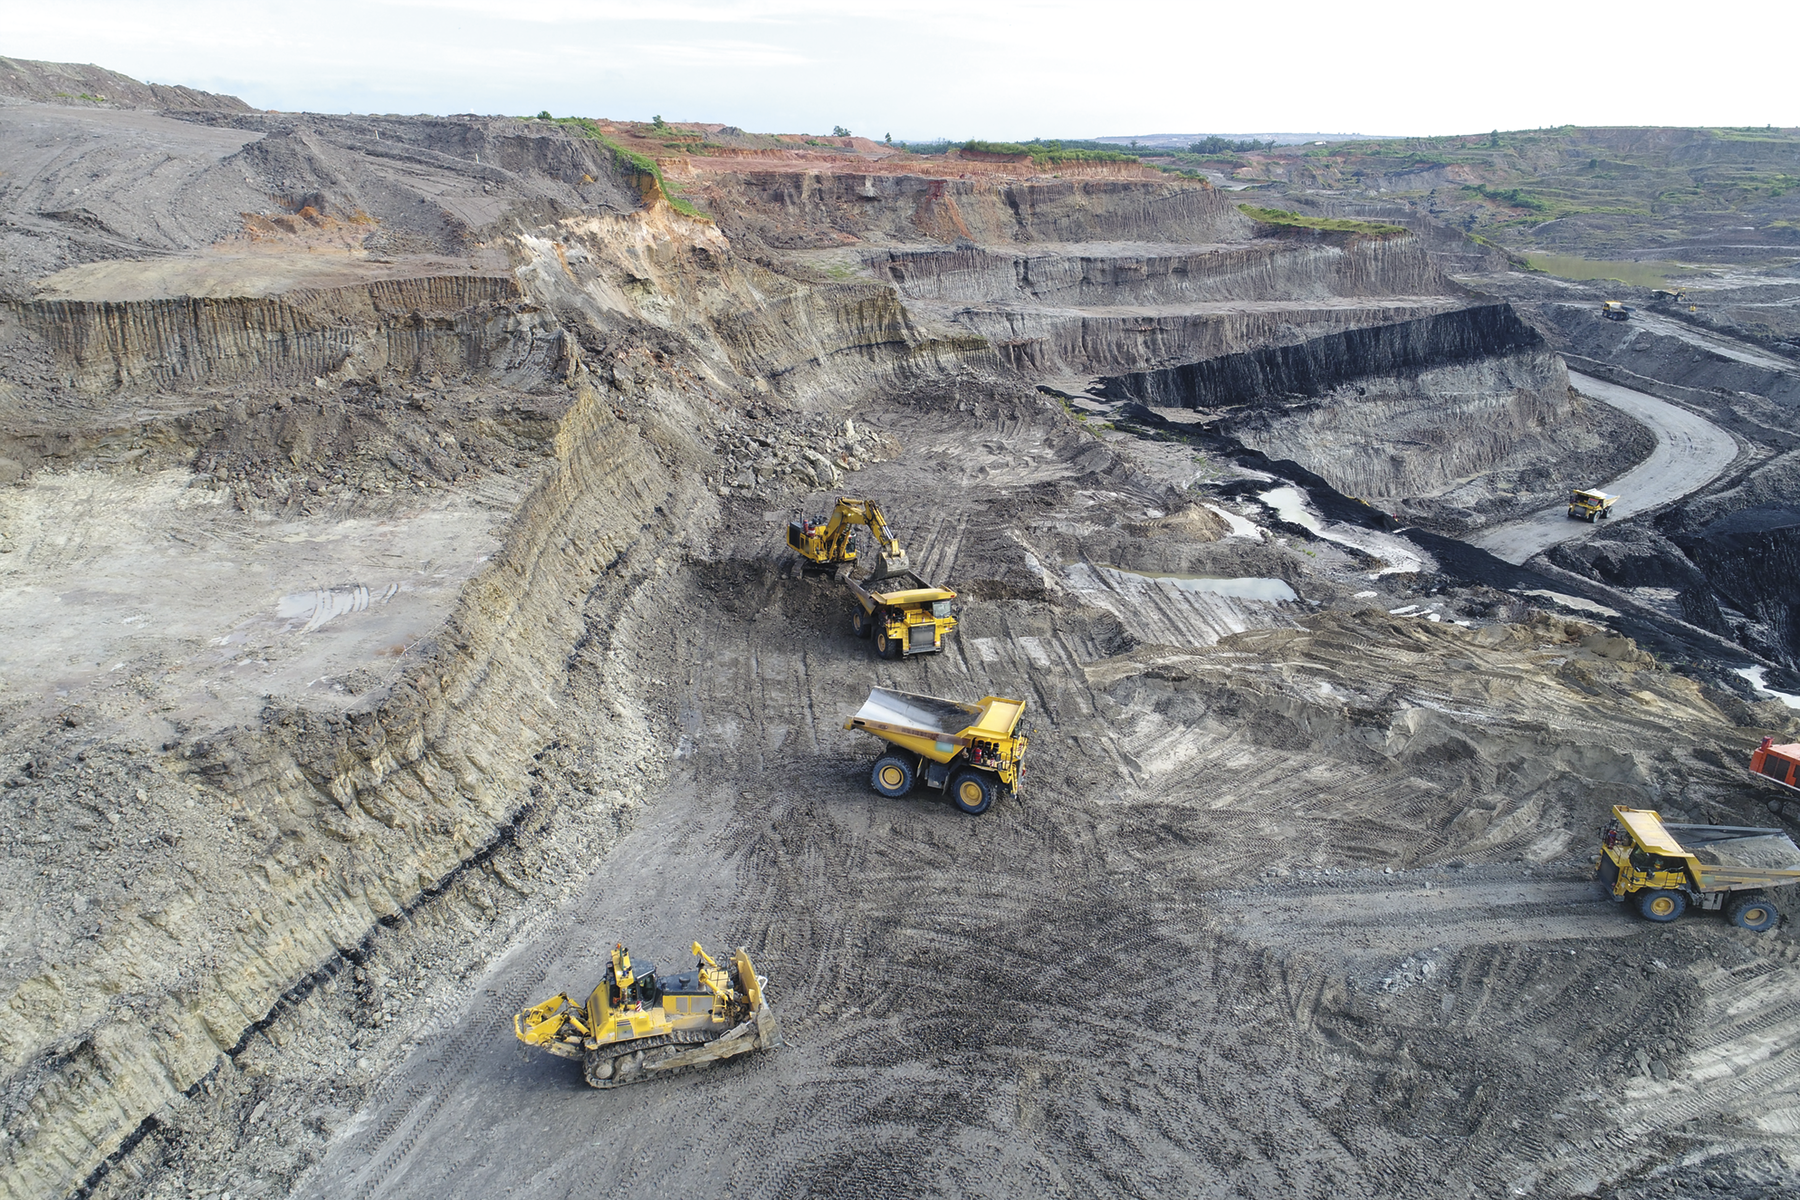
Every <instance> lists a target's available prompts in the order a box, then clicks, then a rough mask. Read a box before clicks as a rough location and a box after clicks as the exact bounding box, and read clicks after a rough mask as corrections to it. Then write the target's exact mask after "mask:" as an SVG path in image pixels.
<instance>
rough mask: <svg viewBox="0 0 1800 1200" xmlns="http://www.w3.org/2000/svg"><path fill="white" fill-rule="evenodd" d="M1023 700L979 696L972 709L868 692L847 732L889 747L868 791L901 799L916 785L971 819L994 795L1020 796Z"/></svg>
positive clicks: (875, 690)
mask: <svg viewBox="0 0 1800 1200" xmlns="http://www.w3.org/2000/svg"><path fill="white" fill-rule="evenodd" d="M1024 716H1025V701H1023V700H1008V699H1007V698H1005V697H1004V696H983V697H982V698H981V699H980V700H979V701H977V702H976V703H974V704H964V703H962V702H960V701H956V700H944V699H940V698H939V697H936V696H919V695H914V694H913V693H911V692H897V691H893V690H891V689H889V688H871V689H870V690H869V698H868V699H867V700H866V701H864V702H863V706H862V707H861V708H859V709H858V710H857V711H856V713H855V715H853V716H852V717H851V718H850V719H849V720H848V721H845V722H844V728H845V729H852V730H859V731H861V732H863V733H867V734H869V735H871V736H873V737H877V738H880V739H881V740H882V741H884V742H886V743H888V745H889V747H890V748H889V749H888V750H887V751H886V752H884V753H883V754H882V755H881V757H879V758H877V759H876V760H875V766H874V769H873V770H872V771H871V772H870V773H869V785H870V786H871V787H873V788H874V789H875V790H876V791H877V792H880V793H881V794H882V795H884V796H891V797H900V796H904V795H906V794H907V793H908V792H910V791H912V790H913V788H914V787H915V786H916V785H917V784H919V783H921V782H922V783H924V784H925V786H927V787H933V788H938V789H940V790H942V791H944V792H945V793H946V794H947V795H948V796H949V797H950V800H951V802H952V803H954V804H955V805H956V807H957V808H959V809H961V810H962V811H963V812H965V813H968V814H970V815H971V816H973V815H975V814H978V813H983V812H986V811H987V809H988V806H989V805H990V804H992V803H993V802H994V798H995V796H996V795H997V794H998V791H999V788H1000V787H1001V786H1005V787H1006V788H1008V789H1010V790H1011V791H1012V792H1013V794H1014V795H1017V794H1018V793H1019V791H1020V789H1021V787H1023V785H1024V781H1025V749H1026V747H1027V745H1028V744H1029V742H1030V739H1029V738H1028V737H1027V736H1026V735H1025V733H1024V732H1022V731H1021V730H1020V728H1019V725H1020V722H1021V721H1022V720H1023V718H1024Z"/></svg>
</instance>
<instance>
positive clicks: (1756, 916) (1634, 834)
mask: <svg viewBox="0 0 1800 1200" xmlns="http://www.w3.org/2000/svg"><path fill="white" fill-rule="evenodd" d="M1612 811H1613V819H1612V823H1611V824H1610V825H1608V826H1607V827H1606V831H1605V833H1603V834H1602V835H1601V839H1600V854H1599V856H1598V857H1597V858H1596V859H1595V860H1594V870H1595V871H1596V872H1597V873H1598V875H1599V878H1600V882H1601V883H1602V884H1603V885H1604V886H1605V887H1606V889H1607V891H1608V894H1609V895H1611V897H1612V898H1613V900H1614V901H1616V902H1618V903H1621V904H1622V903H1624V902H1625V901H1627V900H1630V901H1632V902H1633V903H1634V904H1636V905H1637V910H1638V912H1640V913H1642V914H1643V915H1644V916H1645V917H1646V918H1647V919H1649V920H1652V921H1673V920H1674V919H1675V918H1676V917H1679V916H1680V915H1681V914H1682V913H1684V912H1686V911H1687V910H1688V909H1689V908H1699V909H1702V910H1706V911H1710V912H1718V911H1721V910H1722V911H1723V912H1724V914H1725V919H1726V920H1727V921H1730V922H1731V923H1732V924H1733V925H1736V926H1738V927H1739V928H1741V929H1748V930H1751V931H1752V932H1755V933H1761V932H1762V931H1764V930H1766V929H1773V928H1774V927H1775V923H1776V921H1777V920H1778V919H1779V914H1778V913H1777V912H1776V911H1775V906H1774V905H1773V904H1772V903H1771V902H1770V900H1769V896H1768V889H1770V888H1777V887H1787V886H1789V885H1791V884H1796V883H1800V846H1796V845H1794V842H1793V840H1792V839H1791V838H1789V837H1788V835H1787V831H1786V830H1782V829H1757V828H1752V827H1749V826H1737V825H1676V824H1672V823H1670V822H1666V821H1664V820H1663V819H1662V815H1661V814H1660V813H1658V812H1656V810H1654V809H1649V808H1623V807H1620V806H1616V805H1615V806H1614V808H1613V810H1612Z"/></svg>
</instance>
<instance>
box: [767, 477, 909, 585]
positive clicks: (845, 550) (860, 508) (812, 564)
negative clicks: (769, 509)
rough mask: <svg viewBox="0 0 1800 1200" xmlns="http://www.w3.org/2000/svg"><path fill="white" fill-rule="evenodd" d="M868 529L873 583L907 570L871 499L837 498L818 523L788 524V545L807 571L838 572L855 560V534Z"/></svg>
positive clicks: (896, 541)
mask: <svg viewBox="0 0 1800 1200" xmlns="http://www.w3.org/2000/svg"><path fill="white" fill-rule="evenodd" d="M865 525H866V526H867V527H868V529H869V532H870V533H872V534H874V535H875V541H876V544H877V551H876V554H877V558H876V564H875V572H874V574H872V575H870V576H869V580H870V581H871V582H872V581H874V580H877V579H883V578H885V577H887V576H889V575H892V574H895V573H896V572H899V571H904V570H906V568H907V562H906V551H905V549H903V548H902V547H901V545H900V540H899V539H898V538H896V537H895V536H894V531H893V528H892V527H891V526H889V525H888V523H887V518H886V517H884V516H882V515H881V505H879V504H877V503H875V502H874V501H873V500H853V499H851V498H850V497H849V496H842V497H839V498H838V502H837V507H836V508H834V509H832V510H831V515H830V516H829V517H826V518H825V519H823V520H820V521H806V520H801V521H790V522H788V546H789V547H790V548H791V549H792V550H793V551H794V553H795V554H798V555H799V556H800V557H801V559H803V560H804V562H805V564H806V567H807V569H809V570H821V571H838V570H840V569H843V568H846V567H849V566H850V565H851V564H852V563H854V562H855V561H856V558H857V553H856V531H857V528H858V527H859V526H865Z"/></svg>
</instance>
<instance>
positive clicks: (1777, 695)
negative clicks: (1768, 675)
mask: <svg viewBox="0 0 1800 1200" xmlns="http://www.w3.org/2000/svg"><path fill="white" fill-rule="evenodd" d="M1731 673H1732V674H1733V675H1738V676H1741V677H1742V678H1744V679H1746V680H1748V681H1749V682H1750V686H1751V687H1753V688H1755V689H1756V694H1757V695H1759V696H1765V697H1767V698H1768V699H1770V700H1779V701H1781V702H1782V703H1783V704H1785V705H1787V706H1788V707H1789V708H1800V696H1795V695H1791V694H1789V693H1787V692H1778V691H1776V690H1775V689H1774V688H1772V687H1769V686H1768V685H1766V684H1765V683H1763V668H1762V667H1736V668H1734V669H1733V670H1732V672H1731Z"/></svg>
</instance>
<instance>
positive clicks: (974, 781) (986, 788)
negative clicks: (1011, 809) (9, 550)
mask: <svg viewBox="0 0 1800 1200" xmlns="http://www.w3.org/2000/svg"><path fill="white" fill-rule="evenodd" d="M950 799H951V800H953V801H954V802H955V803H956V807H957V808H959V809H961V810H962V811H963V812H966V813H968V814H969V815H970V816H971V817H973V816H976V815H978V814H980V813H984V812H986V811H987V810H988V805H990V804H992V803H993V802H994V781H993V780H991V779H989V778H988V777H987V776H986V775H984V774H983V773H981V772H980V771H964V772H963V773H962V774H961V775H958V776H957V777H956V778H955V779H952V780H951V781H950Z"/></svg>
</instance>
